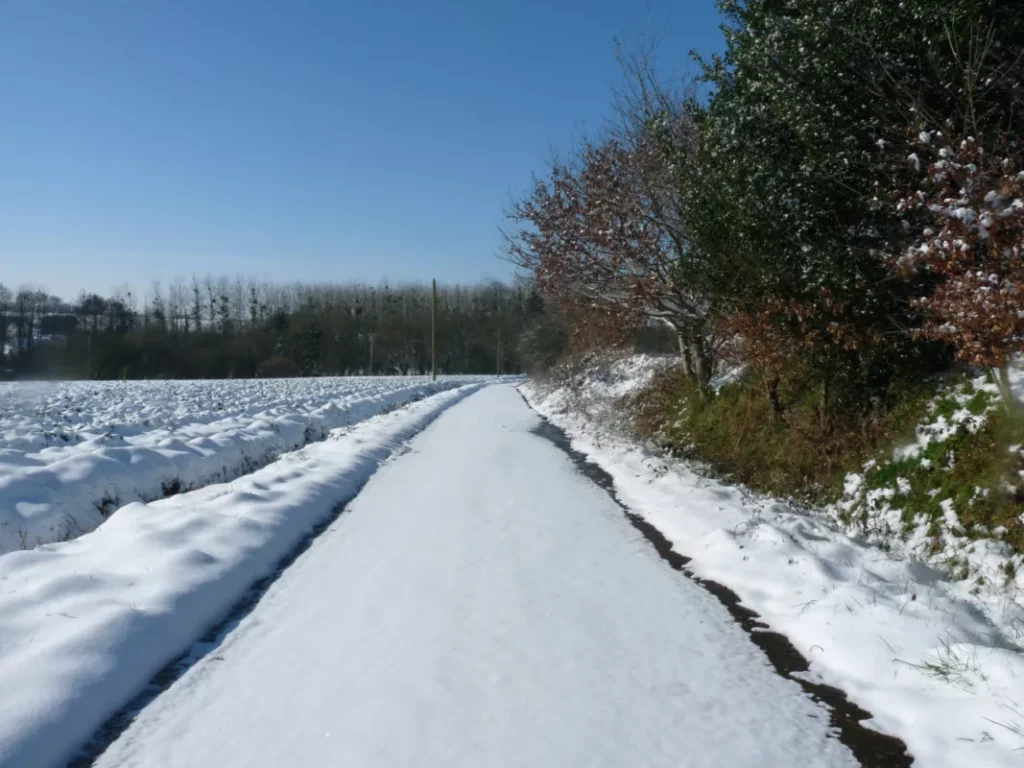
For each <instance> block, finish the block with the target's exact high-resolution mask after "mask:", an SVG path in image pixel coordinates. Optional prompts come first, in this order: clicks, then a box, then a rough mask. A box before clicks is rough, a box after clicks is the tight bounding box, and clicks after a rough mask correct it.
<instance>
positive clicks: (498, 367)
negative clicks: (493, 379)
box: [494, 325, 501, 376]
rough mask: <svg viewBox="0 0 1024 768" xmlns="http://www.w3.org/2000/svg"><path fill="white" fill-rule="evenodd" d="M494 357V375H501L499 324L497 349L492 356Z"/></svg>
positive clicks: (499, 327) (499, 328)
mask: <svg viewBox="0 0 1024 768" xmlns="http://www.w3.org/2000/svg"><path fill="white" fill-rule="evenodd" d="M494 358H495V365H494V367H495V372H494V374H495V375H496V376H501V326H500V325H499V326H498V351H497V353H496V354H495V356H494Z"/></svg>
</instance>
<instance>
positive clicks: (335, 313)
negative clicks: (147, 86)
mask: <svg viewBox="0 0 1024 768" xmlns="http://www.w3.org/2000/svg"><path fill="white" fill-rule="evenodd" d="M543 310H544V304H543V302H542V301H541V299H540V298H539V296H538V295H537V294H536V292H534V291H532V290H531V289H530V287H529V286H528V285H525V284H517V285H508V284H504V283H500V282H493V281H492V282H484V283H479V284H474V285H465V286H463V285H438V287H437V319H436V322H437V369H438V372H439V373H497V372H501V373H515V372H518V371H519V370H520V369H521V363H520V361H519V359H518V356H517V340H518V338H519V336H520V333H521V332H522V330H523V328H524V326H526V325H527V324H528V322H529V320H530V318H531V316H535V315H539V314H541V313H543ZM0 330H2V335H3V341H4V344H3V349H2V358H0V369H3V372H4V374H5V375H6V376H7V377H38V376H43V377H57V378H98V379H111V378H129V379H136V378H224V377H250V376H317V375H346V374H371V373H372V374H416V373H427V372H429V371H430V365H431V357H430V355H431V286H430V284H423V283H409V284H403V285H394V286H389V285H379V286H370V285H361V284H323V285H310V284H300V283H293V284H287V285H285V284H274V283H266V282H257V281H253V280H244V279H241V278H237V279H234V280H229V279H226V278H219V279H214V278H209V277H208V278H205V279H202V280H200V279H198V278H194V279H192V280H191V281H189V282H186V281H182V280H179V281H176V282H174V283H172V284H171V285H169V286H167V287H166V289H165V288H163V287H162V286H160V285H159V284H154V285H153V287H152V288H151V289H150V290H149V291H148V292H147V295H146V297H145V299H143V300H141V301H140V300H139V298H138V297H136V296H133V295H132V294H131V293H130V292H128V291H121V292H119V293H118V294H117V295H113V296H107V297H104V296H99V295H96V294H85V293H83V294H82V295H80V296H79V297H78V299H77V300H76V301H74V302H73V303H68V302H65V301H63V300H61V299H60V298H59V297H56V296H52V295H49V294H48V293H47V292H46V291H44V290H39V289H37V288H30V287H24V288H20V289H18V290H16V291H12V290H10V289H8V288H7V287H5V286H4V285H2V284H0Z"/></svg>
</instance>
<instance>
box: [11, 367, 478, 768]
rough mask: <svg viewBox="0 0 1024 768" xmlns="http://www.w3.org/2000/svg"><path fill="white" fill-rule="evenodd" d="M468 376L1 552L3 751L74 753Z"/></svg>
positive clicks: (36, 757)
mask: <svg viewBox="0 0 1024 768" xmlns="http://www.w3.org/2000/svg"><path fill="white" fill-rule="evenodd" d="M480 386H482V384H471V385H466V386H463V387H460V388H458V389H454V390H451V391H448V392H444V393H441V394H437V395H434V396H432V397H430V398H427V399H424V400H421V401H420V402H417V403H414V404H412V405H409V406H407V407H406V408H404V409H402V410H399V411H395V412H393V413H390V414H386V415H380V416H377V417H375V418H372V419H369V420H368V421H365V422H363V423H361V424H358V425H356V426H354V427H352V428H351V429H349V430H341V431H337V432H334V433H332V435H331V436H330V438H329V439H328V440H326V441H325V442H321V443H316V444H313V445H309V446H307V447H305V448H303V449H301V450H299V451H296V452H294V453H289V454H286V455H284V456H282V457H281V458H280V459H279V460H278V461H276V462H274V463H273V464H271V465H269V466H267V467H264V468H263V469H260V470H258V471H256V472H254V473H252V474H250V475H247V476H245V477H243V478H240V479H239V480H236V481H235V482H233V483H229V484H224V485H215V486H208V487H206V488H203V489H201V490H198V491H193V492H190V493H184V494H181V495H178V496H175V497H173V498H169V499H163V500H160V501H156V502H153V503H150V504H142V503H136V504H131V505H129V506H127V507H125V508H123V509H121V510H120V511H119V512H118V513H117V514H116V515H115V516H113V517H112V518H111V519H110V520H109V521H108V522H107V523H106V524H105V525H103V526H102V527H101V528H99V529H97V530H96V531H94V532H92V533H90V534H87V535H85V536H82V537H80V538H78V539H76V540H75V541H71V542H65V543H59V544H47V545H44V546H42V547H39V548H37V549H35V550H31V551H26V552H13V553H10V554H8V555H6V556H4V557H3V558H0V616H2V617H3V621H2V622H0V649H2V652H0V689H2V690H3V695H2V696H0V765H3V766H19V768H31V767H32V766H52V765H57V764H60V763H62V762H63V761H65V760H67V759H69V757H70V756H71V755H72V754H73V753H74V751H75V750H76V748H78V747H79V746H80V745H81V744H82V743H83V742H84V741H85V740H86V739H87V738H88V737H89V736H90V735H91V734H92V733H93V731H95V730H96V729H97V728H98V727H99V726H100V725H101V724H102V723H103V722H104V721H105V720H106V719H107V718H108V717H110V716H111V715H112V714H113V713H114V712H116V711H117V710H118V709H119V708H120V707H121V706H123V705H124V704H125V703H127V702H128V701H129V700H130V699H131V698H132V697H133V696H134V695H135V694H136V693H138V692H139V691H140V690H141V689H142V688H143V687H144V686H145V684H146V683H147V682H148V681H149V680H150V679H151V678H152V677H153V675H154V674H155V673H156V672H157V671H159V670H160V669H161V668H162V667H163V666H164V665H165V664H166V663H168V662H169V661H171V660H172V659H174V658H175V657H177V656H178V655H180V654H181V653H183V652H184V651H185V650H186V649H187V648H188V647H189V645H191V644H192V643H193V642H194V641H195V640H196V639H197V638H198V637H199V636H200V635H201V634H202V632H203V630H204V629H205V628H206V627H208V626H209V625H210V624H212V623H213V622H214V621H216V620H217V619H218V618H220V617H221V616H223V615H224V614H225V613H226V612H227V611H228V610H229V609H230V607H231V606H232V605H233V604H234V603H235V602H236V601H237V600H238V599H239V598H240V597H241V596H242V595H243V594H244V592H245V591H246V589H247V588H248V587H249V586H250V585H251V584H253V583H254V582H255V581H257V580H258V579H259V578H261V577H262V576H263V575H264V574H266V573H267V572H269V571H270V570H271V569H272V568H273V566H274V565H275V564H276V563H277V562H278V561H279V560H280V559H281V558H282V557H283V556H284V555H285V554H287V553H288V552H289V551H290V550H291V549H292V548H293V547H295V546H296V544H297V543H298V542H300V541H301V540H302V538H303V537H304V536H306V535H307V534H308V533H309V532H310V531H311V530H312V529H313V528H314V527H315V525H316V524H317V523H318V522H319V521H321V520H323V519H324V518H325V517H326V516H327V515H328V514H330V512H331V511H332V510H334V509H336V508H337V505H338V504H339V503H342V502H344V501H346V500H347V499H349V498H350V497H351V496H352V495H353V494H354V493H355V492H357V490H358V489H359V488H360V487H361V486H362V484H363V483H365V481H366V480H367V479H368V478H369V477H370V475H372V474H373V473H374V471H375V470H376V469H377V467H378V466H379V465H380V464H381V462H383V461H384V460H386V459H387V458H388V457H389V456H390V455H392V453H394V451H395V450H396V448H398V447H399V445H400V444H401V443H402V442H404V441H406V440H408V439H409V438H410V437H411V436H413V435H414V434H415V433H417V432H419V431H421V430H422V429H423V428H424V427H426V426H427V424H429V423H430V422H431V421H432V420H433V419H434V418H436V417H437V416H438V415H439V414H440V413H441V412H442V411H444V410H445V409H446V408H448V407H450V406H452V405H453V404H455V403H456V402H458V401H459V400H461V399H462V398H464V397H466V396H467V395H469V394H471V393H472V392H474V391H476V390H477V389H479V388H480Z"/></svg>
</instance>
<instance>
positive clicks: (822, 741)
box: [96, 385, 857, 768]
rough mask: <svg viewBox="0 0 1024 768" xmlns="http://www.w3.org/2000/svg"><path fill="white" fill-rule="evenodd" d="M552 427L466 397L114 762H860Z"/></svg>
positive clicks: (381, 477)
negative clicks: (546, 434)
mask: <svg viewBox="0 0 1024 768" xmlns="http://www.w3.org/2000/svg"><path fill="white" fill-rule="evenodd" d="M538 423H539V418H538V417H537V416H536V415H535V414H534V412H533V411H531V410H530V409H529V408H528V407H527V406H526V405H525V403H524V402H523V400H522V399H521V397H520V396H519V394H518V393H517V392H516V390H515V389H514V388H513V387H511V386H502V385H499V386H491V387H487V388H485V389H483V390H481V391H479V392H477V393H476V394H474V395H471V396H470V397H468V398H467V399H465V400H464V401H462V402H461V403H460V404H458V405H456V406H455V407H453V408H451V409H450V410H448V411H447V412H445V413H444V414H443V415H442V416H440V417H439V418H438V419H437V420H436V421H435V422H434V423H433V424H432V425H431V426H430V427H428V428H427V429H426V430H425V431H424V432H423V433H421V434H420V435H419V436H418V437H416V438H415V439H414V440H412V442H411V443H409V450H408V451H407V452H405V453H403V454H402V455H399V456H398V457H397V458H395V459H393V460H392V461H390V462H389V463H388V464H386V465H384V466H383V467H382V469H380V470H379V471H378V472H377V474H376V475H375V476H374V477H373V479H372V480H371V481H370V482H369V484H368V485H367V486H366V487H365V488H364V489H363V491H362V492H361V493H360V494H359V496H358V497H357V498H356V499H355V500H354V501H353V502H352V503H351V504H350V506H349V509H348V511H347V512H346V513H345V514H343V515H342V516H341V517H340V518H338V520H337V521H336V522H335V523H334V524H333V525H332V526H331V527H330V528H329V529H328V530H327V531H325V532H324V533H323V534H322V535H321V536H320V537H319V538H318V539H317V540H316V541H315V542H314V544H313V545H312V547H311V548H310V549H309V550H308V551H307V552H305V553H304V554H303V555H302V556H301V557H300V558H299V559H298V560H297V561H296V562H295V563H294V564H293V565H292V566H291V567H290V568H288V569H287V570H286V571H285V572H284V574H283V575H282V576H281V577H280V578H279V579H278V580H277V581H276V582H275V583H274V584H273V585H272V586H271V587H270V589H269V590H268V591H267V593H266V594H265V595H264V596H263V598H262V600H261V601H260V602H259V604H258V605H257V606H256V607H255V608H254V609H253V610H252V612H251V613H249V614H248V616H246V618H245V619H243V620H242V622H241V623H240V624H239V625H238V627H237V628H236V629H235V630H234V631H233V632H231V633H230V634H229V635H228V636H227V637H226V639H225V640H224V642H223V644H222V645H221V646H220V647H219V648H216V649H215V650H214V651H213V652H211V653H208V654H207V655H206V656H205V657H203V658H202V660H200V661H199V662H198V663H196V664H195V665H194V666H193V667H192V668H191V669H190V670H189V671H188V672H186V673H185V675H184V676H182V677H181V678H180V679H179V680H178V681H177V682H176V683H174V684H173V685H172V686H171V687H170V688H169V689H168V690H166V691H165V692H163V693H162V694H161V695H159V696H158V697H157V698H156V699H155V700H153V701H152V702H151V703H150V704H149V706H147V707H146V708H145V709H144V710H143V711H142V712H141V714H140V715H139V717H138V718H137V719H136V720H135V722H134V723H133V724H132V725H131V726H129V727H128V729H127V730H126V731H124V732H123V733H122V734H121V736H120V737H119V738H118V739H117V740H116V741H114V742H113V743H112V744H111V745H110V746H109V747H108V748H107V750H106V751H105V752H104V753H103V755H102V756H101V757H100V758H99V759H98V761H97V763H96V765H98V766H105V767H113V766H153V767H154V768H155V767H156V766H160V767H161V768H173V767H174V766H182V767H184V766H188V767H189V768H197V767H202V766H215V767H216V768H232V767H233V766H239V767H241V766H245V767H246V768H255V767H258V766H275V768H276V767H277V766H283V765H287V766H327V765H339V766H341V765H343V766H374V767H377V766H379V767H384V766H445V767H446V768H449V767H451V766H467V767H469V766H472V767H473V768H480V767H481V766H530V768H534V767H535V766H615V767H616V768H619V767H621V766H662V765H664V766H680V765H685V766H690V767H691V768H692V767H696V766H725V765H728V766H793V765H800V766H802V767H804V768H809V767H810V766H849V765H856V764H857V763H856V761H855V760H854V758H853V756H852V755H851V754H850V752H849V751H848V750H847V748H846V747H845V746H844V745H843V744H841V743H840V742H839V741H838V740H837V739H835V738H833V737H832V736H831V735H830V728H829V725H828V713H827V712H826V711H825V710H824V709H822V708H821V707H820V706H819V705H817V704H815V703H814V702H812V701H811V700H810V699H809V698H808V696H807V695H806V694H805V693H804V692H803V690H802V689H801V688H800V686H799V685H798V684H797V683H795V682H793V681H791V680H787V679H784V678H781V677H779V676H778V675H776V674H775V672H774V671H773V670H772V668H771V667H770V665H769V663H768V662H767V660H766V659H765V657H764V656H763V654H762V652H761V651H760V650H758V649H757V648H756V647H755V646H754V645H753V644H752V643H751V641H750V640H749V639H748V637H747V636H746V635H745V634H744V632H743V630H742V629H741V628H740V627H739V626H738V625H736V624H735V623H734V622H733V620H732V619H731V618H730V616H729V614H728V613H727V611H726V609H725V608H724V607H723V606H722V605H721V604H720V603H719V602H718V601H717V600H716V599H715V598H714V597H712V596H711V595H709V594H708V593H706V592H705V591H704V590H702V589H701V588H700V587H699V586H697V585H696V584H694V583H693V582H691V581H690V580H688V579H687V578H685V577H684V576H682V575H680V574H679V573H677V572H675V571H673V570H672V569H671V568H669V567H668V566H667V565H666V564H665V563H664V562H663V561H662V560H660V559H659V557H658V556H657V554H656V553H655V552H654V550H653V548H652V547H651V546H650V545H649V544H648V543H647V542H646V541H645V540H644V539H643V538H642V537H641V536H640V535H639V534H638V533H637V532H636V530H634V528H632V527H631V526H630V525H629V523H628V522H627V521H626V520H625V519H624V517H623V515H622V512H621V510H620V509H619V508H618V507H617V506H616V504H615V502H614V501H613V500H612V499H611V498H610V497H609V496H608V495H607V494H606V493H605V492H604V491H603V490H601V489H600V488H598V487H597V486H596V485H594V484H593V483H592V482H591V481H589V480H587V479H586V478H584V477H583V476H581V475H580V474H578V473H577V472H576V471H575V469H574V467H573V465H572V463H571V461H570V460H569V459H568V458H567V457H566V456H565V454H563V453H562V452H560V451H559V450H558V449H557V448H555V447H554V446H553V445H551V444H550V443H549V442H547V441H546V440H544V439H543V438H541V437H539V436H537V435H535V434H532V433H531V430H532V429H534V428H535V427H536V426H537V425H538Z"/></svg>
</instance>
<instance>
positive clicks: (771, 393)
mask: <svg viewBox="0 0 1024 768" xmlns="http://www.w3.org/2000/svg"><path fill="white" fill-rule="evenodd" d="M764 389H765V394H767V396H768V402H769V403H771V406H772V413H774V414H775V418H776V419H777V420H778V421H785V420H786V418H785V413H786V409H785V408H783V407H782V401H781V400H779V377H778V376H777V375H775V376H768V375H765V377H764Z"/></svg>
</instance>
